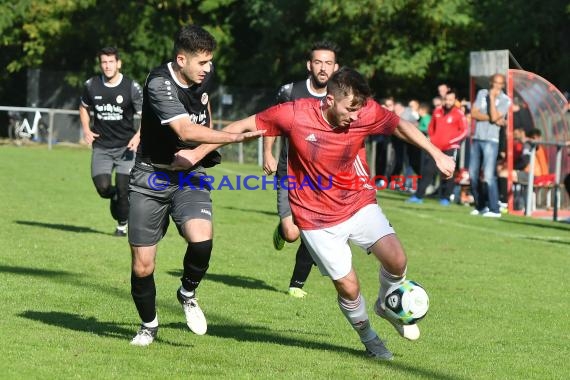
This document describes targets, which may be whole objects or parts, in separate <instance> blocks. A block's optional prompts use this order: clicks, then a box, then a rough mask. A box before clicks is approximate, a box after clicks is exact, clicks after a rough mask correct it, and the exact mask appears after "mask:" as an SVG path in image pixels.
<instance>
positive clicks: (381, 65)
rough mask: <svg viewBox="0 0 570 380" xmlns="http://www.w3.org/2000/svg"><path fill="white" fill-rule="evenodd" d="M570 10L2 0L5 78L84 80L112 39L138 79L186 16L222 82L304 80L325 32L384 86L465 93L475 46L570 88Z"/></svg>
mask: <svg viewBox="0 0 570 380" xmlns="http://www.w3.org/2000/svg"><path fill="white" fill-rule="evenodd" d="M569 13H570V6H568V4H567V2H566V1H562V0H546V1H538V0H530V1H529V0H514V1H513V0H509V1H507V0H498V1H491V0H482V1H479V2H473V1H469V0H424V1H422V0H359V1H337V0H309V1H307V0H274V1H266V0H241V1H237V0H203V1H200V0H152V1H140V0H125V1H120V2H118V1H114V0H99V1H96V0H79V1H71V0H53V1H49V2H40V1H33V0H22V1H15V2H14V1H7V0H4V1H3V4H2V12H0V47H1V48H2V50H3V53H4V54H3V55H2V57H1V58H0V63H2V64H4V66H5V67H6V68H7V72H5V73H1V74H0V98H2V95H3V93H4V92H3V91H6V88H4V87H5V86H6V85H5V84H3V83H2V81H4V80H6V78H8V75H9V74H11V73H17V72H20V71H22V70H25V69H27V68H36V67H42V68H49V69H58V70H66V71H70V72H73V74H71V75H70V76H69V77H68V81H69V82H70V83H73V84H75V85H79V84H80V83H82V81H83V80H84V79H85V78H86V77H88V76H90V75H92V74H93V73H94V72H96V71H97V70H98V67H97V63H96V60H95V53H96V51H97V50H98V49H99V48H101V47H102V46H104V45H115V46H117V47H118V48H119V49H120V50H121V51H122V57H123V63H124V71H125V72H126V73H128V74H129V75H130V76H132V77H134V78H135V79H137V80H138V81H140V82H142V81H144V78H145V77H146V74H147V72H148V70H149V69H150V68H152V67H153V66H156V65H158V64H160V63H161V62H163V61H164V60H166V59H168V58H169V57H170V54H171V47H172V41H171V38H172V36H173V34H174V32H175V30H176V29H177V28H178V27H179V26H181V25H183V24H187V23H196V24H200V25H203V26H204V27H205V28H206V29H208V30H209V31H210V32H211V33H212V34H213V35H214V36H215V37H216V38H217V40H218V43H219V49H218V51H217V52H216V54H215V57H214V60H215V64H216V69H217V73H218V77H219V79H220V81H221V82H222V83H224V84H226V85H234V86H249V87H271V88H275V89H276V88H277V87H278V86H279V85H281V84H282V83H284V82H286V81H293V80H298V79H299V78H301V77H303V76H304V75H305V74H306V69H305V59H306V51H307V49H308V47H309V45H310V44H311V43H312V42H313V41H315V40H318V39H324V38H327V39H330V40H333V41H335V42H337V43H338V44H339V45H340V46H341V48H342V52H341V54H340V62H341V64H344V65H350V66H353V67H356V68H358V69H359V70H361V71H362V72H363V73H364V74H366V76H367V77H369V78H370V80H371V84H372V85H373V87H374V88H376V89H377V93H378V95H381V96H385V95H397V96H416V97H422V98H424V99H427V98H430V97H431V96H432V95H433V93H434V88H435V84H436V82H438V81H443V80H445V81H447V82H449V83H451V84H452V85H453V86H455V87H459V89H460V90H463V93H466V89H467V68H468V57H469V52H470V51H472V50H481V49H510V50H511V51H512V52H513V54H514V55H515V57H517V58H518V60H519V62H520V63H521V64H522V65H523V67H524V68H525V69H528V70H531V71H535V72H538V73H539V74H541V75H542V76H544V77H546V78H547V79H549V80H550V81H552V82H553V83H554V84H556V85H559V87H561V88H562V89H564V88H568V87H570V73H569V72H568V70H567V67H569V66H570V58H569V54H568V53H567V52H568V51H569V50H570V46H569V43H570V42H569V40H568V39H567V38H566V36H567V35H568V34H569V33H570V30H569V28H570V27H569V25H570V22H568V21H569V19H568V14H569Z"/></svg>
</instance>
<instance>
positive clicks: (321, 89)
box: [263, 41, 339, 298]
mask: <svg viewBox="0 0 570 380" xmlns="http://www.w3.org/2000/svg"><path fill="white" fill-rule="evenodd" d="M338 50H339V49H338V47H337V46H336V45H335V44H333V43H331V42H328V41H319V42H316V43H314V44H313V46H312V47H311V50H310V52H309V59H308V60H307V70H308V71H309V78H307V79H306V80H303V81H299V82H295V83H289V84H286V85H284V86H282V87H281V88H280V89H279V92H278V94H277V104H279V103H285V102H290V101H292V100H296V99H302V98H317V99H322V98H324V97H325V95H326V94H327V81H328V80H329V77H330V76H331V75H332V73H333V72H335V71H337V70H338V63H337V59H336V58H337V54H338ZM263 140H264V146H268V147H271V146H272V145H273V143H274V141H275V137H264V138H263ZM282 141H283V144H282V146H281V152H280V154H279V163H278V164H277V166H275V158H274V157H273V154H272V152H271V149H264V155H263V158H264V163H263V164H264V165H263V166H264V170H265V172H266V173H268V174H270V173H274V172H275V176H276V177H277V179H278V180H277V183H278V188H277V212H278V214H279V218H280V221H279V224H278V225H277V228H276V229H275V231H274V233H273V246H274V247H275V249H277V250H281V249H283V246H284V245H285V241H287V242H289V243H292V242H294V241H296V240H297V239H299V228H298V227H297V226H296V225H295V223H294V222H293V217H292V215H291V206H290V205H289V198H288V194H287V189H284V188H282V187H281V186H280V182H281V178H284V177H286V176H287V151H288V150H289V141H288V139H287V138H285V137H283V138H282ZM313 264H314V261H313V259H312V257H311V254H310V253H309V251H308V250H307V247H306V246H305V244H304V243H303V241H301V245H299V248H298V249H297V254H296V256H295V267H294V268H293V274H292V275H291V280H290V281H289V290H288V292H287V293H288V294H289V295H290V296H292V297H297V298H303V297H304V296H305V295H307V293H306V292H305V291H304V290H303V286H304V285H305V281H306V280H307V278H308V277H309V273H311V268H312V266H313Z"/></svg>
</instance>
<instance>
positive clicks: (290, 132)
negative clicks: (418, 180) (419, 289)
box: [175, 68, 455, 360]
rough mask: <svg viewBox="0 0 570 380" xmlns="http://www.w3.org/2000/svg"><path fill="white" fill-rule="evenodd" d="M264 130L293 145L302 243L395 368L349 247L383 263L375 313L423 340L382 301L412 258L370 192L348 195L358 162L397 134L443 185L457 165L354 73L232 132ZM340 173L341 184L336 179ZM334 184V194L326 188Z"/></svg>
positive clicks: (370, 343)
mask: <svg viewBox="0 0 570 380" xmlns="http://www.w3.org/2000/svg"><path fill="white" fill-rule="evenodd" d="M255 128H257V129H259V130H266V135H269V136H271V135H280V134H284V135H286V136H287V137H288V138H289V144H290V145H291V146H292V148H293V149H291V150H290V154H289V163H288V173H289V175H290V176H292V179H293V180H294V183H295V186H294V187H293V186H290V188H289V200H290V203H291V209H292V212H293V218H294V221H295V223H296V224H297V225H298V226H299V228H300V230H301V237H302V239H303V240H304V242H305V243H306V244H307V247H308V248H309V251H310V253H311V255H312V257H313V259H314V260H315V262H316V263H317V265H318V267H319V270H320V271H321V273H323V275H326V276H329V277H330V278H331V279H332V281H333V284H334V286H335V288H336V290H337V293H338V304H339V307H340V309H341V311H342V313H343V314H344V316H345V317H346V319H347V320H348V321H349V323H350V324H351V326H352V327H353V328H354V330H355V331H356V332H357V333H358V335H359V337H360V340H361V342H362V343H363V344H364V346H365V347H366V352H367V354H368V355H369V356H371V357H374V358H378V359H384V360H391V359H392V357H393V355H392V353H391V352H390V351H389V350H388V349H387V348H386V347H385V346H384V344H383V342H382V341H381V340H380V339H379V337H378V335H377V334H376V332H375V331H374V330H373V329H372V327H371V326H370V321H369V318H368V313H367V311H366V305H365V301H364V297H363V296H362V295H361V294H360V285H359V282H358V277H357V275H356V272H355V271H354V268H353V267H352V254H351V250H350V246H349V244H348V243H349V241H350V242H352V243H353V244H355V245H358V246H360V247H362V248H363V249H365V250H366V251H369V252H371V253H373V254H374V255H375V256H376V257H377V258H378V260H379V261H380V262H381V264H382V267H381V269H380V273H379V277H380V290H379V294H378V299H377V301H376V304H375V311H376V313H377V314H378V315H379V316H381V317H382V318H385V319H387V320H388V321H389V322H390V323H391V324H392V325H393V326H394V327H395V328H396V330H397V331H398V333H399V334H400V335H401V336H403V337H404V338H407V339H410V340H415V339H418V338H419V335H420V333H419V329H418V327H417V326H416V325H406V326H404V325H401V324H399V323H398V322H397V321H394V320H391V319H388V318H387V316H386V314H385V312H384V298H385V295H386V291H387V290H388V288H389V287H390V286H392V285H394V284H397V283H400V282H401V281H403V280H404V279H405V276H406V268H407V258H406V254H405V253H404V249H403V248H402V245H401V244H400V241H399V240H398V238H397V236H396V234H395V231H394V229H393V228H392V225H391V224H390V223H389V222H388V220H387V219H386V217H385V216H384V214H383V213H382V210H381V209H380V207H379V206H378V204H377V202H376V191H375V189H372V188H370V187H369V186H357V187H350V188H347V187H346V186H345V185H346V183H347V182H348V183H354V182H358V177H359V171H360V170H359V168H358V167H357V165H355V164H354V163H355V159H356V157H357V155H358V151H359V149H360V148H361V147H362V145H363V143H364V141H365V139H366V138H367V137H368V136H369V135H378V134H394V135H396V136H397V137H398V138H400V139H403V140H404V141H407V142H410V143H412V144H415V145H417V146H418V147H420V148H422V149H424V150H425V151H426V152H427V154H429V155H430V156H431V157H432V158H433V159H434V161H435V163H436V165H437V167H438V168H439V170H440V171H441V172H442V174H443V175H444V177H450V176H451V175H452V174H453V170H454V168H455V161H454V160H453V158H452V157H449V156H447V155H445V154H444V153H443V152H442V151H441V150H439V149H438V148H437V147H435V146H434V145H432V144H431V143H430V142H429V141H428V140H427V139H426V138H425V136H424V135H423V134H422V133H421V132H420V131H419V130H418V129H417V128H416V127H415V126H414V125H412V124H411V123H409V122H407V121H405V120H402V119H399V118H398V116H396V115H395V114H394V113H393V112H391V111H388V110H386V109H385V108H383V107H382V106H380V104H378V103H377V102H376V101H374V100H372V98H371V91H370V88H369V87H368V84H367V82H366V80H365V79H364V77H363V76H362V75H361V74H359V73H358V72H356V71H355V70H352V69H349V68H342V69H340V70H339V71H337V72H336V73H334V74H333V75H332V76H331V78H330V79H329V82H328V84H327V96H326V97H325V99H323V100H318V99H300V100H297V101H294V102H288V103H283V104H279V105H276V106H273V107H271V108H269V109H267V110H265V111H262V112H260V113H258V114H256V115H253V116H250V117H248V118H246V119H243V120H239V121H237V122H235V123H232V124H230V125H229V126H228V127H227V129H226V130H228V131H231V132H237V131H246V130H253V129H255ZM216 147H217V146H216V145H202V146H200V147H198V148H196V149H194V150H193V151H190V152H184V153H180V154H179V156H178V158H177V160H176V162H175V164H177V165H182V166H187V165H191V164H192V163H193V162H195V160H196V159H199V158H200V157H199V155H198V154H206V153H208V152H209V151H211V150H212V149H214V148H216ZM340 173H342V180H341V179H340V178H339V176H338V175H339V174H340ZM329 178H331V179H332V182H333V183H332V186H329V184H328V183H325V184H324V185H325V186H323V187H321V186H320V185H321V184H323V179H325V181H328V179H329Z"/></svg>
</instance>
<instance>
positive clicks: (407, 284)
mask: <svg viewBox="0 0 570 380" xmlns="http://www.w3.org/2000/svg"><path fill="white" fill-rule="evenodd" d="M384 304H385V306H386V313H387V314H388V315H389V316H390V317H391V318H393V319H397V320H398V321H400V322H401V323H402V324H404V325H411V324H413V323H417V322H419V321H420V320H421V319H422V318H423V317H425V316H426V314H427V311H428V309H429V297H428V295H427V293H426V291H425V289H424V288H423V287H422V286H421V285H420V284H418V283H417V282H414V281H410V280H406V281H404V282H401V283H399V284H395V285H392V286H391V287H390V288H389V289H388V291H387V292H386V298H385V299H384Z"/></svg>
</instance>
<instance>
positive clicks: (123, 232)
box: [113, 224, 127, 236]
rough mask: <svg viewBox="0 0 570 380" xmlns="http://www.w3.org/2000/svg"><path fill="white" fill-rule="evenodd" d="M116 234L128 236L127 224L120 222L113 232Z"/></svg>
mask: <svg viewBox="0 0 570 380" xmlns="http://www.w3.org/2000/svg"><path fill="white" fill-rule="evenodd" d="M113 235H115V236H127V225H126V224H123V225H121V224H119V225H118V226H117V228H115V232H114V233H113Z"/></svg>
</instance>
